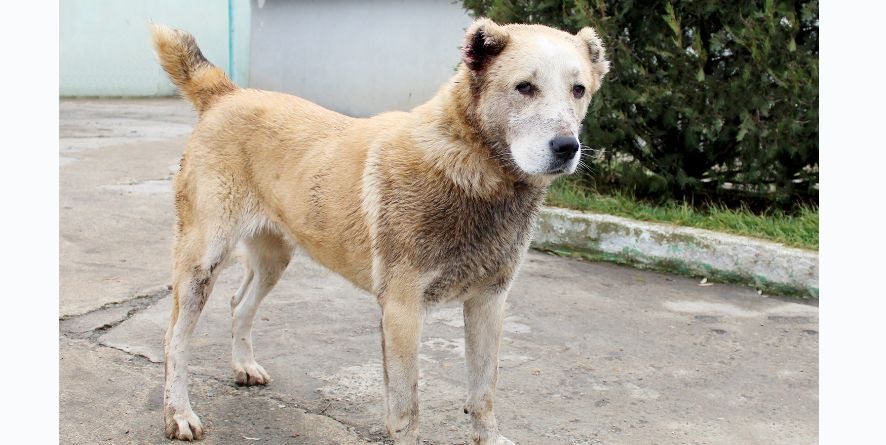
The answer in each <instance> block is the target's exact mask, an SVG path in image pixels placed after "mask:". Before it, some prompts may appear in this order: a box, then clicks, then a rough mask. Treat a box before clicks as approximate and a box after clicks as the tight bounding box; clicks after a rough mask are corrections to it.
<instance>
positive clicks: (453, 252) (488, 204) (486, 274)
mask: <svg viewBox="0 0 886 445" xmlns="http://www.w3.org/2000/svg"><path fill="white" fill-rule="evenodd" d="M543 198H544V190H543V189H540V188H537V187H532V186H529V185H526V184H516V185H515V186H514V189H513V191H512V192H511V193H507V194H504V196H500V197H496V198H492V199H483V198H472V197H468V196H464V195H463V194H461V193H460V191H459V190H456V189H454V188H443V187H438V188H436V189H435V188H431V187H426V188H420V187H418V188H415V189H407V190H400V191H399V193H390V194H385V196H384V197H383V200H382V209H381V212H380V214H379V221H378V229H379V230H378V236H379V239H378V240H377V241H378V245H379V247H380V249H379V253H380V254H381V255H382V258H383V260H384V261H385V262H386V263H388V264H391V263H395V262H402V261H406V262H407V263H408V264H409V265H410V266H411V267H413V268H416V269H417V270H418V271H420V272H424V273H429V274H431V276H433V277H434V278H433V280H431V282H430V283H429V284H428V285H427V286H426V288H425V290H424V292H423V294H424V299H425V300H426V301H428V302H438V301H442V300H448V299H451V298H457V297H459V296H460V295H462V294H464V293H466V292H468V290H470V289H476V288H477V287H478V286H480V287H487V288H488V291H490V292H496V291H500V290H503V289H504V287H506V286H507V284H508V283H509V282H510V279H511V276H512V275H513V272H514V269H515V267H516V264H517V263H518V262H519V260H520V258H521V256H522V255H523V253H524V252H525V249H526V247H527V244H528V241H529V237H530V235H531V230H532V224H533V221H534V218H535V215H536V213H537V211H538V208H539V206H540V205H541V202H542V200H543Z"/></svg>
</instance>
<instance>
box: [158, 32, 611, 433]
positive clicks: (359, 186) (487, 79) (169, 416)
mask: <svg viewBox="0 0 886 445" xmlns="http://www.w3.org/2000/svg"><path fill="white" fill-rule="evenodd" d="M152 32H153V35H154V44H155V48H156V50H157V52H158V55H159V58H160V61H161V64H162V65H163V67H164V69H165V70H166V71H167V72H168V73H169V75H170V77H171V78H172V79H173V81H174V82H175V83H176V85H178V86H179V88H180V89H181V90H182V92H183V93H184V94H185V96H186V97H188V98H189V99H190V100H191V101H192V102H194V104H195V106H196V108H197V111H198V112H199V114H200V119H199V122H198V124H197V126H196V128H195V130H194V133H193V135H192V136H191V138H190V140H189V141H188V144H187V147H186V149H185V153H184V156H183V157H182V162H181V170H180V171H179V172H178V174H177V175H176V179H175V197H176V212H177V216H178V226H177V229H176V246H175V252H174V255H175V269H174V274H175V278H174V287H173V293H174V307H173V314H172V321H171V323H170V327H169V331H168V333H167V337H166V373H167V375H166V380H167V382H166V391H165V393H164V395H165V397H164V413H165V417H166V432H167V435H168V436H169V437H172V438H179V439H186V440H190V439H194V438H199V437H200V436H201V435H202V433H203V428H202V425H200V422H199V419H198V418H197V417H196V415H194V414H193V412H192V411H191V409H190V403H189V401H188V395H187V374H186V369H187V368H186V367H187V363H186V360H187V350H188V349H187V348H188V339H189V337H190V334H191V332H192V330H193V326H194V324H195V323H196V320H197V317H199V314H200V311H201V309H202V307H203V305H204V304H205V301H206V298H208V295H209V293H210V292H211V288H212V283H213V281H214V279H215V277H216V276H217V274H218V271H219V270H220V269H221V267H222V266H223V264H224V263H225V262H226V260H227V259H228V258H229V257H230V254H231V251H232V250H233V249H234V248H235V247H236V246H237V245H239V244H244V245H245V246H246V247H247V249H246V250H247V257H246V261H245V262H246V265H247V270H248V272H247V276H246V280H245V281H244V283H243V285H242V286H241V288H240V290H239V291H238V292H237V295H235V296H234V298H233V299H232V301H231V307H232V311H233V313H234V331H235V334H234V336H235V338H234V347H233V348H234V349H233V355H234V369H235V377H236V380H237V382H238V383H241V384H265V383H267V381H268V380H269V378H268V376H267V373H266V372H265V371H264V369H263V368H261V367H260V366H259V365H258V364H257V363H255V361H254V358H253V354H252V343H251V323H252V321H251V317H252V316H254V311H255V308H256V307H257V305H258V304H259V302H260V301H261V299H262V298H263V297H264V295H265V294H267V292H268V291H269V290H270V288H271V287H273V285H274V283H275V282H276V280H277V279H279V276H280V273H281V272H282V270H283V269H284V268H285V267H286V264H288V261H289V257H290V252H291V250H292V249H293V248H295V247H299V248H302V249H304V250H305V251H306V252H307V253H308V254H309V255H310V256H311V257H312V258H313V259H314V260H316V261H318V262H319V263H321V264H323V265H324V266H326V267H328V268H329V269H330V270H332V271H334V272H336V273H338V274H340V275H342V276H343V277H345V278H347V279H348V280H350V281H351V282H352V283H354V285H355V286H357V287H358V288H360V289H363V290H365V291H368V292H371V293H373V294H375V295H376V296H377V297H378V301H379V304H380V305H381V307H382V338H383V353H384V358H385V382H386V383H385V395H386V424H387V426H388V429H389V432H390V434H391V435H392V436H393V437H394V438H395V440H396V442H397V443H398V444H399V443H410V444H412V443H417V441H418V417H417V416H418V402H417V396H416V394H415V392H416V389H415V387H416V382H417V378H418V369H417V363H418V362H417V360H416V356H417V353H418V346H419V344H420V336H421V323H422V319H423V315H424V312H425V311H426V309H427V308H428V307H429V306H430V305H432V304H434V303H437V302H445V301H461V302H464V305H465V318H466V347H467V350H468V351H469V354H468V369H469V380H470V382H469V396H468V401H467V402H466V404H465V412H466V413H470V414H471V416H472V424H473V426H474V435H473V436H472V437H473V439H474V441H475V443H483V444H493V443H500V444H503V443H509V441H507V439H504V438H503V437H501V436H500V435H498V432H497V426H496V423H495V417H494V414H493V413H492V405H493V403H492V394H494V385H495V380H496V376H497V354H498V344H499V339H500V335H501V320H502V318H503V317H504V301H505V297H506V295H507V290H508V288H509V287H510V283H511V281H512V279H513V277H514V275H515V273H516V269H517V267H518V265H519V263H520V261H521V258H522V256H523V254H524V252H525V250H526V248H527V246H528V242H529V239H530V236H531V224H532V220H533V218H534V216H535V214H536V212H537V210H538V208H539V206H540V205H541V203H542V201H543V198H544V191H545V187H546V186H547V185H548V184H549V183H550V181H551V180H552V179H553V178H554V177H555V176H556V174H534V173H527V172H526V171H523V170H521V167H520V166H519V165H518V164H517V163H516V162H515V161H514V158H512V157H511V155H510V152H509V151H508V150H509V144H510V142H509V141H508V138H510V137H511V136H509V135H511V134H517V135H518V136H519V137H524V139H525V135H522V133H519V132H518V133H514V132H515V131H518V130H519V128H514V125H515V122H516V123H520V122H530V125H536V124H534V123H532V122H534V121H532V119H531V118H529V117H528V116H530V115H532V113H536V115H538V116H542V115H544V116H548V117H547V118H545V119H547V120H545V121H544V122H546V124H545V125H547V126H544V125H543V126H541V127H538V129H537V131H536V132H537V134H540V135H541V136H539V137H548V136H545V135H548V134H550V136H554V135H557V134H563V132H564V131H571V132H572V133H571V134H573V135H574V134H577V125H578V123H579V122H580V121H581V119H582V118H583V117H584V113H585V112H586V110H587V106H588V103H589V100H590V93H592V92H593V91H596V90H597V88H599V85H600V82H601V80H602V77H603V75H604V74H605V72H606V70H608V62H606V60H605V55H604V53H603V47H602V44H600V41H599V39H598V38H597V36H596V34H595V33H594V32H593V30H590V29H586V30H583V31H582V32H581V33H579V34H578V35H577V36H573V35H570V34H567V33H564V32H561V31H557V30H554V29H551V28H547V27H543V26H537V25H531V26H530V25H508V26H499V25H496V24H495V23H493V22H491V21H489V20H485V19H481V20H478V21H477V22H476V23H475V24H474V25H472V27H471V28H469V30H468V32H467V36H466V43H465V62H466V63H465V64H462V65H461V66H460V68H459V69H458V72H457V73H456V74H455V75H454V76H453V78H452V79H451V80H450V81H449V82H448V83H447V84H445V85H444V86H442V87H441V88H440V90H439V92H438V93H437V95H436V96H435V97H434V98H432V99H431V100H430V101H428V102H427V103H426V104H424V105H422V106H419V107H417V108H416V109H414V110H412V111H411V112H409V113H404V112H392V113H384V114H381V115H378V116H375V117H372V118H369V119H355V118H350V117H347V116H343V115H341V114H338V113H335V112H332V111H329V110H326V109H324V108H322V107H320V106H318V105H315V104H313V103H311V102H308V101H306V100H303V99H300V98H298V97H294V96H289V95H285V94H279V93H272V92H266V91H258V90H252V89H237V88H236V87H234V86H233V84H232V83H231V82H230V80H228V79H227V77H225V76H224V74H223V73H222V72H221V70H219V69H218V68H216V67H214V66H212V65H211V64H209V63H208V62H206V61H205V59H203V57H202V55H200V53H199V49H198V48H197V46H196V43H195V42H194V39H193V37H191V36H190V35H189V34H187V33H185V32H183V31H177V30H171V29H169V28H165V27H162V26H154V27H153V29H152ZM539 36H541V37H543V38H540V37H539ZM539 45H541V46H539ZM539 48H541V50H542V51H549V52H551V53H552V54H553V53H557V54H566V55H568V56H569V57H568V59H569V60H565V61H563V64H562V66H563V68H562V70H561V71H562V72H561V71H557V72H554V73H546V72H542V73H539V72H538V70H537V69H536V71H532V70H531V69H529V68H531V67H529V68H527V66H528V65H526V64H527V63H530V62H531V63H535V62H532V61H533V60H536V59H538V57H539V55H538V51H539ZM573 55H575V56H574V57H573ZM527 60H528V61H530V62H526V61H527ZM542 62H545V61H542ZM555 65H556V64H555ZM539 66H543V64H542V65H539ZM556 66H560V65H556ZM517 75H520V76H534V77H531V79H538V82H540V83H541V84H542V86H543V87H549V86H550V85H561V84H562V85H566V86H569V87H570V88H571V85H572V83H575V82H581V83H582V84H584V85H586V87H587V90H588V94H587V96H585V97H583V98H575V99H573V98H571V96H569V94H571V93H569V91H568V90H567V91H563V92H560V91H556V92H554V91H552V92H551V93H545V94H547V95H544V96H542V95H540V96H539V97H538V99H539V100H538V101H537V102H532V101H530V100H529V99H527V98H523V97H521V96H520V95H519V94H515V93H514V89H513V82H515V81H517V80H519V79H516V78H515V77H514V76H517ZM546 76H547V77H546ZM570 76H571V77H570ZM545 79H548V80H545ZM545 82H547V83H545ZM564 82H565V83H564ZM555 93H556V94H555ZM515 107H516V108H515ZM521 107H525V108H521ZM521 113H522V114H521ZM545 113H547V114H545ZM527 119H529V120H528V121H527ZM539 119H541V118H539ZM557 132H560V133H557ZM533 134H536V133H533ZM542 149H546V147H542Z"/></svg>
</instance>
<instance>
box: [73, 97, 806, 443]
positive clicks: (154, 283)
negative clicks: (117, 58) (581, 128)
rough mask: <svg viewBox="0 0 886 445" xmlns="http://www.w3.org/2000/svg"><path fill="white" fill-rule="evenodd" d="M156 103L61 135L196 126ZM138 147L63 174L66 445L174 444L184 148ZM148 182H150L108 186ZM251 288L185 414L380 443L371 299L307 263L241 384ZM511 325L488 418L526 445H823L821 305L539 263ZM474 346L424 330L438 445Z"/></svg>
mask: <svg viewBox="0 0 886 445" xmlns="http://www.w3.org/2000/svg"><path fill="white" fill-rule="evenodd" d="M153 102H154V101H140V100H134V101H85V102H81V101H70V102H69V101H64V102H63V103H62V105H63V106H62V116H61V117H62V127H63V129H64V131H68V132H70V133H71V134H73V135H76V136H78V137H79V136H84V135H90V134H92V135H94V134H96V132H97V130H96V129H100V128H108V127H106V126H104V125H105V124H104V123H103V122H104V120H105V119H110V120H113V119H115V115H116V113H118V111H119V110H123V111H119V112H122V113H129V114H132V115H133V116H136V115H139V116H141V117H139V118H133V119H134V120H139V119H145V120H148V121H152V122H155V123H156V126H160V127H162V126H163V122H165V121H166V120H168V119H180V120H181V122H190V121H187V119H193V115H189V114H188V113H190V111H189V110H188V106H187V105H186V104H184V103H183V102H180V101H172V100H169V101H162V100H160V101H156V102H157V105H156V106H154V105H153ZM81 104H82V106H83V107H84V108H83V109H78V107H80V106H81ZM66 110H67V111H66ZM169 115H173V116H172V117H170V116H169ZM66 116H74V117H76V119H67V117H66ZM84 116H89V117H88V118H87V117H84ZM176 116H177V117H176ZM93 120H94V122H93ZM77 122H80V123H77ZM126 122H128V121H126ZM126 122H123V121H119V122H118V123H119V125H120V126H121V128H123V126H124V125H128V124H126ZM151 125H154V124H150V125H148V124H145V125H144V126H143V127H141V128H143V129H145V131H146V132H147V129H148V128H149V127H150V126H151ZM81 126H86V128H80V127H81ZM176 131H177V130H176ZM122 134H124V135H125V133H122ZM115 137H116V136H115ZM120 137H122V138H124V139H126V138H125V137H123V136H120ZM164 138H165V139H164ZM95 139H101V138H97V137H96V138H95ZM134 139H135V140H132V141H129V140H126V141H123V142H122V143H118V142H120V141H115V142H113V144H110V145H101V146H95V147H93V148H89V149H82V150H79V151H77V150H72V151H69V152H67V153H66V154H65V157H71V158H72V159H76V161H73V162H67V163H65V164H63V165H62V166H61V167H60V176H61V187H62V188H61V190H60V192H61V197H60V205H61V207H62V208H61V209H60V211H61V233H60V235H61V239H62V241H61V245H60V261H61V266H60V275H61V287H62V289H61V296H60V310H61V313H62V316H63V318H64V320H63V321H62V323H61V330H62V332H61V336H60V343H59V344H60V357H59V358H60V384H61V393H60V399H61V407H60V425H59V426H60V433H61V442H62V443H72V444H81V443H82V444H86V443H90V444H91V443H139V444H141V443H169V442H168V441H166V439H165V438H164V437H163V434H162V433H163V430H162V415H161V412H160V409H161V399H162V393H161V389H160V388H161V387H162V379H163V369H162V366H161V365H160V364H159V363H157V362H158V361H160V360H161V359H162V341H163V333H164V331H165V328H166V323H167V320H168V316H169V308H170V300H169V297H168V296H166V294H165V293H164V292H162V291H163V289H165V286H166V284H168V281H169V278H170V277H169V270H170V265H169V263H170V255H169V252H170V248H171V240H172V199H171V196H169V195H168V194H167V193H164V192H163V191H162V190H160V191H159V192H157V193H154V192H153V191H156V190H157V189H158V187H155V186H156V185H157V182H158V181H161V182H162V181H164V180H167V179H168V178H169V175H170V166H171V165H175V164H176V163H177V161H178V158H179V156H180V153H181V148H182V146H183V144H184V136H179V135H165V134H164V135H163V136H162V137H158V138H157V139H156V140H151V135H150V134H147V133H146V134H145V135H144V137H143V138H142V137H139V138H134ZM100 142H103V141H99V142H91V143H94V144H99V143H100ZM138 184H147V185H146V186H143V187H136V189H135V190H128V189H123V190H114V189H110V190H109V189H108V187H112V188H113V187H115V186H127V185H138ZM140 190H141V191H144V190H148V191H151V192H149V193H141V192H140ZM66 207H70V208H66ZM241 276H242V271H241V269H240V268H239V266H233V267H232V268H230V269H229V270H227V271H225V272H224V273H223V274H222V277H221V279H220V280H219V282H218V284H217V285H216V289H215V291H214V293H213V295H212V297H211V298H210V300H209V302H208V304H207V308H206V311H205V312H204V315H203V317H202V319H201V321H200V323H199V324H198V326H197V330H196V333H195V336H194V342H193V353H192V356H193V359H192V361H191V365H192V366H191V370H192V375H193V379H192V381H193V384H192V396H191V399H192V401H193V403H194V408H195V410H196V412H197V413H198V414H199V415H201V417H202V418H203V420H204V422H205V423H207V424H208V427H209V429H208V435H207V438H206V439H205V442H206V443H275V444H276V443H312V444H313V443H319V444H324V443H381V442H382V441H385V440H386V436H385V435H384V433H383V430H382V420H381V419H382V393H381V385H380V382H381V368H380V366H381V347H380V339H379V332H378V326H379V317H380V311H379V309H378V306H377V304H376V303H375V301H374V299H373V297H371V296H369V295H366V294H363V293H361V292H360V291H358V290H356V289H354V288H353V287H352V286H351V285H350V284H348V283H347V282H345V281H344V280H343V279H341V278H339V277H337V276H335V275H333V274H331V273H329V272H328V271H326V270H325V269H323V268H321V267H320V266H317V265H316V264H313V263H311V262H309V261H307V260H306V258H304V257H303V256H299V257H297V258H296V259H295V260H294V261H293V263H292V264H291V265H290V267H289V269H288V270H287V272H286V274H285V276H284V277H283V279H282V280H281V282H280V284H279V285H278V286H277V287H276V288H275V289H274V290H273V291H272V293H271V294H270V295H269V296H268V297H267V299H266V301H265V302H264V303H263V305H262V307H261V308H260V310H259V313H258V317H257V320H256V327H255V334H256V335H255V346H256V356H257V359H258V360H259V362H260V363H262V365H263V366H264V367H265V368H266V369H267V370H268V371H269V372H270V374H271V377H272V379H273V380H272V382H271V384H270V385H269V386H268V387H266V388H252V389H243V388H237V387H235V386H234V385H233V374H232V371H231V370H230V364H229V362H230V330H229V329H230V318H229V317H230V315H229V311H230V309H229V306H228V299H229V298H230V296H231V295H232V294H233V292H234V291H235V289H236V287H237V285H238V284H239V279H240V277H241ZM152 292H153V293H152ZM140 295H141V297H139V298H135V297H137V296H140ZM148 295H152V296H148ZM505 327H506V329H505V336H504V340H503V341H502V356H501V375H500V378H499V387H498V392H497V399H496V407H497V412H498V417H499V424H500V426H501V428H502V431H503V432H504V433H505V434H506V435H508V436H509V437H510V438H512V439H513V440H514V441H515V442H516V443H519V444H619V443H657V444H695V443H698V444H703V443H741V444H786V445H787V444H809V443H816V442H817V440H818V426H817V425H818V308H817V307H816V306H815V305H814V303H813V304H810V303H808V302H807V303H799V302H797V301H795V300H786V299H779V298H763V297H761V296H759V295H757V294H756V293H755V292H754V291H753V290H751V289H749V288H745V287H741V286H732V285H720V284H715V285H711V286H699V285H698V283H697V281H695V280H692V279H688V278H684V277H675V276H669V275H666V274H660V273H654V272H648V271H639V270H634V269H631V268H627V267H622V266H616V265H612V264H605V263H587V262H580V261H575V260H571V259H566V258H560V257H554V256H548V255H544V254H540V253H535V252H531V253H530V254H529V256H528V258H527V260H526V262H525V264H524V267H523V270H522V272H521V273H520V276H519V277H518V279H517V282H516V283H515V285H514V289H513V291H512V293H511V297H510V299H509V312H508V320H507V323H506V326H505ZM463 337H464V333H463V322H462V319H461V311H460V309H459V308H452V307H450V308H445V307H444V308H439V309H438V310H436V311H435V312H433V313H432V314H431V315H430V316H429V317H428V320H427V322H426V328H425V331H424V334H423V348H422V351H421V356H420V358H421V365H422V378H421V382H420V388H419V389H420V392H421V399H422V402H421V409H422V418H421V420H422V429H423V431H424V432H425V437H426V438H427V439H428V440H429V443H434V444H453V443H460V442H462V441H463V440H465V439H466V438H467V436H468V432H469V422H468V419H467V418H466V417H467V416H465V415H464V414H463V413H462V411H461V407H462V403H463V401H464V396H465V385H464V380H465V371H464V357H463ZM280 405H283V407H281V406H280ZM127 431H128V432H127ZM293 433H298V434H299V436H298V437H291V436H292V435H293ZM244 437H245V438H244ZM256 438H258V439H259V440H252V439H256Z"/></svg>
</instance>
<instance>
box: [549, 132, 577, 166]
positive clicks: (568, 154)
mask: <svg viewBox="0 0 886 445" xmlns="http://www.w3.org/2000/svg"><path fill="white" fill-rule="evenodd" d="M551 150H553V151H554V156H556V157H557V159H558V160H560V161H568V160H570V159H572V157H573V156H575V152H577V151H578V140H577V139H575V137H574V136H557V137H555V138H554V139H551Z"/></svg>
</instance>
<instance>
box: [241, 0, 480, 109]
mask: <svg viewBox="0 0 886 445" xmlns="http://www.w3.org/2000/svg"><path fill="white" fill-rule="evenodd" d="M470 23H471V18H470V17H469V16H468V15H467V13H466V12H464V10H463V9H462V7H461V2H452V1H450V0H436V1H434V0H422V1H404V0H399V1H398V0H371V1H361V2H358V1H347V0H329V1H319V0H303V1H275V0H268V1H263V0H257V1H255V2H254V3H253V4H252V39H251V47H250V62H251V66H250V74H249V75H250V86H252V87H254V88H261V89H268V90H274V91H282V92H287V93H291V94H296V95H298V96H301V97H304V98H306V99H309V100H312V101H314V102H317V103H319V104H320V105H323V106H326V107H328V108H331V109H334V110H336V111H340V112H343V113H347V114H351V115H359V116H363V115H369V114H374V113H378V112H382V111H387V110H409V109H411V108H413V107H414V106H416V105H418V104H421V103H423V102H424V101H426V100H427V99H429V98H430V97H431V96H433V94H434V93H435V92H436V90H437V88H439V86H440V85H441V84H442V83H444V82H445V81H446V80H447V79H448V78H449V77H450V76H451V75H452V73H453V72H454V69H455V67H456V66H457V64H458V62H459V60H460V54H459V47H460V46H461V44H462V39H463V36H464V30H465V28H466V27H467V26H468V25H469V24H470Z"/></svg>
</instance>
